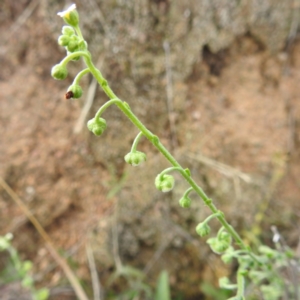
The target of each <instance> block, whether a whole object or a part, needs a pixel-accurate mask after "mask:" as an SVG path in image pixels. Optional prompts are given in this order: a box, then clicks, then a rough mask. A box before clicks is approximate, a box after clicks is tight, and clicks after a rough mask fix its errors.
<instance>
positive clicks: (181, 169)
mask: <svg viewBox="0 0 300 300" xmlns="http://www.w3.org/2000/svg"><path fill="white" fill-rule="evenodd" d="M171 171H179V172H180V173H181V174H182V173H183V172H184V170H183V168H181V167H171V168H167V169H165V170H163V171H162V172H161V173H160V174H159V175H160V176H163V175H165V174H167V173H169V172H171Z"/></svg>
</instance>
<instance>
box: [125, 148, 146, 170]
mask: <svg viewBox="0 0 300 300" xmlns="http://www.w3.org/2000/svg"><path fill="white" fill-rule="evenodd" d="M124 159H125V161H126V162H127V163H128V164H130V165H132V166H134V167H136V166H138V165H140V164H142V163H143V162H145V161H146V159H147V158H146V154H145V153H143V152H140V151H135V152H129V153H128V154H126V155H125V157H124Z"/></svg>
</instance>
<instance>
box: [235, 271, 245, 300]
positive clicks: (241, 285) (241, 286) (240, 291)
mask: <svg viewBox="0 0 300 300" xmlns="http://www.w3.org/2000/svg"><path fill="white" fill-rule="evenodd" d="M237 286H238V288H237V294H236V295H237V296H238V297H243V296H244V294H245V276H244V274H243V273H242V272H240V271H238V274H237Z"/></svg>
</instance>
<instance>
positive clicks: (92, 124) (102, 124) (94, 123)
mask: <svg viewBox="0 0 300 300" xmlns="http://www.w3.org/2000/svg"><path fill="white" fill-rule="evenodd" d="M87 127H88V129H89V131H91V132H93V134H94V135H97V136H100V135H101V134H102V133H103V132H104V130H105V129H106V127H107V125H106V121H105V120H104V119H103V118H99V119H95V118H93V119H91V120H89V121H88V123H87Z"/></svg>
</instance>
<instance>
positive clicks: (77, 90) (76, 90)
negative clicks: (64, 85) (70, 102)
mask: <svg viewBox="0 0 300 300" xmlns="http://www.w3.org/2000/svg"><path fill="white" fill-rule="evenodd" d="M81 96H82V88H81V86H80V85H78V84H72V85H71V86H69V88H68V91H67V93H66V95H65V97H66V99H71V98H74V99H78V98H80V97H81Z"/></svg>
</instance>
